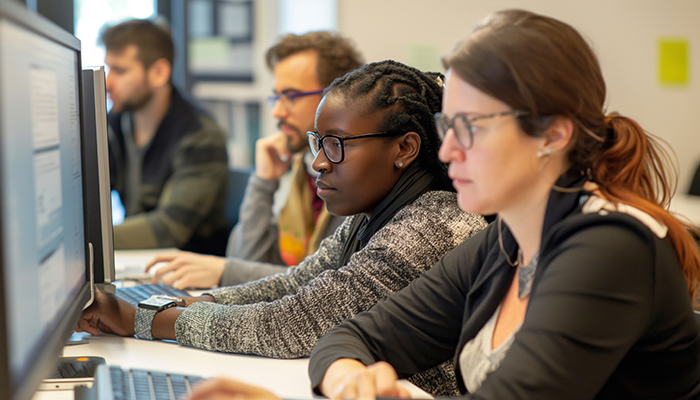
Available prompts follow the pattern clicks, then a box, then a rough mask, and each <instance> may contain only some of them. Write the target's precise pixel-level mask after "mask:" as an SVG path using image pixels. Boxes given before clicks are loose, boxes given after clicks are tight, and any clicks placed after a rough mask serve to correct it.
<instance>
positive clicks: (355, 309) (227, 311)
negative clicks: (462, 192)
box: [175, 191, 486, 393]
mask: <svg viewBox="0 0 700 400" xmlns="http://www.w3.org/2000/svg"><path fill="white" fill-rule="evenodd" d="M354 218H364V216H361V215H358V216H354V217H351V218H347V219H346V220H345V222H344V223H343V224H342V225H340V226H339V227H338V229H337V230H336V231H335V233H334V234H333V235H332V236H330V237H328V238H326V239H324V240H323V241H322V242H321V245H320V247H319V249H318V251H317V252H316V253H314V254H312V255H310V256H308V257H307V258H306V259H304V260H303V261H302V262H301V264H299V265H298V266H296V267H292V268H289V270H288V271H287V272H284V273H279V274H276V275H272V276H268V277H265V278H262V279H259V280H256V281H253V282H249V283H246V284H242V285H237V286H230V287H224V288H219V289H216V290H213V291H211V292H209V294H211V295H212V296H213V297H214V299H216V303H210V302H197V303H194V304H192V305H190V306H189V307H187V309H186V310H185V311H184V312H183V313H182V314H181V315H180V317H179V318H178V319H177V321H176V323H175V335H176V338H177V341H178V343H180V344H182V345H185V346H191V347H196V348H201V349H206V350H212V351H220V352H230V353H243V354H257V355H262V356H267V357H275V358H297V357H303V356H308V355H309V354H311V350H313V348H314V346H315V345H316V343H317V342H318V340H319V339H320V338H321V337H322V336H323V335H325V334H326V333H328V332H329V331H330V330H331V329H332V328H333V327H335V326H336V325H338V324H340V323H341V322H343V321H344V320H346V319H349V318H353V317H354V316H355V315H357V314H358V313H360V312H362V311H366V310H368V309H370V308H371V307H372V306H373V305H374V304H376V303H378V302H379V301H382V300H383V299H385V298H386V297H387V296H389V295H391V294H392V293H396V292H398V291H400V290H401V289H403V288H404V287H406V286H407V285H408V284H409V283H410V282H411V281H413V280H414V279H416V278H417V277H418V276H420V275H421V274H422V273H423V272H425V271H427V270H428V269H430V268H431V267H432V266H433V265H434V264H435V263H436V262H437V261H438V260H439V259H440V258H441V257H442V256H444V255H445V254H447V253H448V252H449V251H450V250H452V249H453V248H454V247H456V246H457V245H458V244H460V243H462V242H463V241H464V240H466V239H467V238H469V237H470V236H472V235H474V234H475V233H477V232H479V231H480V230H481V229H483V228H484V227H485V226H486V222H485V221H484V219H483V218H482V217H481V216H479V215H476V214H470V213H466V212H464V211H462V210H461V209H460V208H459V206H458V204H457V196H456V194H455V193H452V192H445V191H432V192H428V193H425V194H423V195H422V196H421V197H419V198H418V199H416V200H415V201H414V202H413V203H411V204H409V205H407V206H405V207H404V208H403V209H401V210H399V211H398V212H397V213H396V215H395V216H394V217H393V218H392V219H391V221H389V222H388V223H387V224H386V225H385V226H384V227H382V228H381V229H380V230H379V231H377V232H376V233H375V234H374V236H372V238H371V239H370V240H369V242H368V243H367V245H366V246H365V247H364V248H363V249H362V250H360V251H358V252H356V253H355V254H353V255H352V256H351V258H350V261H349V262H348V263H347V264H346V265H345V266H343V267H342V268H338V265H337V264H338V262H339V259H340V257H341V253H342V249H343V244H344V243H345V241H346V240H347V238H348V235H349V232H350V227H351V225H352V222H353V221H354ZM450 361H451V360H450ZM448 364H449V363H448ZM448 369H451V368H449V367H448ZM449 373H452V374H453V372H449ZM438 375H440V374H438ZM433 383H438V382H433ZM419 386H421V387H423V388H424V390H425V389H429V387H426V385H425V384H419ZM428 386H430V385H428ZM443 389H444V388H443ZM455 389H456V386H455ZM429 391H431V392H433V393H440V392H442V390H439V391H437V392H435V391H434V390H429ZM450 391H451V390H450Z"/></svg>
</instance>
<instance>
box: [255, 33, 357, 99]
mask: <svg viewBox="0 0 700 400" xmlns="http://www.w3.org/2000/svg"><path fill="white" fill-rule="evenodd" d="M306 50H314V51H316V52H317V53H318V64H317V65H316V73H317V74H318V81H319V83H320V84H321V85H323V87H327V86H328V85H330V84H331V82H333V80H334V79H336V78H339V77H341V76H343V75H345V74H346V73H347V72H349V71H352V70H354V69H357V68H359V67H361V66H362V64H364V60H363V59H362V55H360V52H358V51H357V49H355V46H354V45H353V44H352V43H351V42H350V40H348V39H346V38H343V37H341V36H340V35H337V34H335V33H330V32H326V31H319V32H309V33H306V34H304V35H295V34H292V33H290V34H288V35H286V36H284V37H283V38H282V39H281V40H280V41H279V42H278V43H277V44H275V45H274V46H272V47H270V48H269V49H268V50H267V53H266V54H265V60H266V61H267V66H268V67H269V68H270V70H272V69H274V68H275V66H276V65H277V64H278V63H279V62H280V61H282V60H284V59H285V58H287V57H289V56H291V55H293V54H296V53H299V52H302V51H306Z"/></svg>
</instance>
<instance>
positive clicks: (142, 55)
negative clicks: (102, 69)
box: [100, 19, 175, 68]
mask: <svg viewBox="0 0 700 400" xmlns="http://www.w3.org/2000/svg"><path fill="white" fill-rule="evenodd" d="M100 41H101V42H102V43H103V44H104V45H105V47H106V48H107V51H114V52H120V51H122V50H124V48H125V47H126V46H128V45H131V44H133V45H135V46H136V47H137V48H138V55H137V57H138V59H139V61H141V63H142V64H143V66H144V68H149V67H150V66H151V65H153V63H154V62H156V61H157V60H159V59H161V58H164V59H166V60H167V61H168V62H169V63H170V65H171V66H172V65H173V60H174V56H175V50H174V48H173V39H172V37H171V36H170V32H169V31H168V29H167V28H165V27H163V26H160V25H159V24H156V23H155V22H153V21H151V20H147V19H132V20H130V21H126V22H122V23H121V24H118V25H115V26H112V27H110V28H109V29H107V30H106V31H104V32H103V33H102V36H101V38H100Z"/></svg>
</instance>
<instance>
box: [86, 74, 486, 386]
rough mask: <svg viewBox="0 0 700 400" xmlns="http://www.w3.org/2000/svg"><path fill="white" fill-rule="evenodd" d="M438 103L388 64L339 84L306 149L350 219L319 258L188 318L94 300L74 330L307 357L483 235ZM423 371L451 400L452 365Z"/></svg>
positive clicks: (198, 305)
mask: <svg viewBox="0 0 700 400" xmlns="http://www.w3.org/2000/svg"><path fill="white" fill-rule="evenodd" d="M441 99H442V76H441V75H439V74H424V73H422V72H420V71H418V70H416V69H414V68H411V67H408V66H406V65H403V64H400V63H396V62H393V61H385V62H379V63H373V64H368V65H366V66H364V67H362V68H360V69H358V70H356V71H353V72H350V73H348V74H347V75H345V76H344V77H342V78H339V79H337V80H336V81H334V82H333V84H332V85H331V86H330V87H329V88H328V89H327V90H326V91H325V93H324V97H323V99H322V101H321V103H320V105H319V107H318V110H317V113H316V122H315V128H316V129H315V131H314V132H309V133H308V138H309V145H310V146H311V152H312V154H313V155H314V157H315V160H314V162H313V168H314V169H315V170H316V172H317V173H318V175H317V178H316V182H317V186H318V195H319V197H321V198H322V199H323V200H324V201H325V203H326V207H327V209H328V211H329V212H330V213H331V214H334V215H348V216H350V217H349V218H346V220H345V222H344V223H343V224H342V225H341V226H340V227H339V228H338V229H337V231H336V232H335V234H334V235H332V236H331V237H329V238H327V239H325V240H323V241H322V242H321V245H320V247H319V249H318V251H317V252H316V253H314V254H313V255H311V256H309V257H307V258H306V259H304V260H303V262H301V263H300V264H299V265H298V266H296V267H293V268H290V270H289V271H288V272H286V273H281V274H277V275H273V276H269V277H266V278H263V279H260V280H257V281H253V282H249V283H246V284H243V285H238V286H232V287H224V288H219V289H216V290H212V291H210V292H208V293H206V294H204V295H203V296H202V297H197V298H186V299H185V302H186V304H184V306H185V307H177V308H170V309H167V310H164V311H161V312H159V313H153V312H151V313H148V312H146V311H145V310H144V309H141V308H139V309H138V310H137V309H136V307H134V306H132V305H129V304H127V303H125V302H123V301H121V300H119V299H117V298H115V297H112V296H108V295H106V294H103V293H98V295H97V296H96V297H97V298H96V301H95V303H94V304H93V306H91V307H90V308H89V309H87V310H86V311H85V312H84V313H83V316H82V318H81V320H80V321H79V324H78V327H77V329H76V330H79V331H80V330H84V331H87V332H90V333H92V334H97V333H98V330H102V331H106V332H113V333H117V334H120V335H127V336H131V335H134V334H136V335H137V336H138V337H140V338H144V339H153V338H158V339H175V340H177V341H178V343H180V344H182V345H185V346H191V347H197V348H202V349H207V350H213V351H222V352H234V353H244V354H257V355H263V356H268V357H276V358H295V357H302V356H308V355H309V354H310V353H311V350H312V349H313V347H314V346H315V345H316V342H317V341H318V339H319V338H320V337H321V336H323V335H325V334H326V333H328V332H329V331H330V330H331V329H332V328H333V327H334V326H336V325H338V324H339V323H341V322H342V321H344V320H346V319H348V318H352V317H354V316H355V315H357V314H358V313H360V312H362V311H366V310H368V309H369V308H370V307H372V306H373V305H374V304H376V303H378V302H380V301H382V300H384V299H386V297H388V296H389V295H390V294H392V293H396V292H398V291H400V290H401V289H403V288H404V287H406V286H407V285H408V284H409V283H410V282H411V281H413V280H414V279H416V278H417V277H419V276H420V275H421V274H422V273H423V272H425V271H427V270H429V269H430V268H431V267H432V266H433V265H434V264H435V263H436V262H437V261H438V260H439V259H440V258H441V257H442V256H443V255H445V254H447V253H448V252H449V251H450V250H452V249H453V248H454V247H455V246H457V245H458V244H459V243H461V242H463V241H464V240H466V239H467V238H468V237H470V236H472V235H474V234H475V233H477V232H478V231H480V230H481V229H483V228H484V227H485V226H486V223H485V221H484V220H483V218H482V217H481V216H479V215H477V214H469V213H465V212H463V211H462V210H461V209H460V208H459V206H458V204H457V196H456V194H455V193H454V189H453V187H452V184H451V181H450V180H449V177H448V176H447V168H446V166H445V165H444V164H443V163H441V162H440V161H439V160H438V156H437V153H438V150H439V147H440V139H439V137H438V134H437V131H436V127H435V123H434V121H433V114H434V113H436V112H438V111H440V108H441ZM448 358H449V357H445V359H444V360H442V361H446V360H448ZM438 364H440V363H438ZM436 365H437V364H436ZM432 367H435V366H431V368H432ZM426 370H427V371H424V372H421V373H420V374H418V375H416V376H415V377H414V378H413V381H414V382H415V383H416V384H418V385H419V386H421V387H422V388H423V389H425V390H427V391H429V392H431V393H434V394H438V395H440V394H443V395H447V394H455V393H457V392H456V382H455V379H454V373H453V369H452V366H451V364H450V363H449V362H448V363H444V364H443V365H442V366H438V367H437V368H432V369H428V368H426Z"/></svg>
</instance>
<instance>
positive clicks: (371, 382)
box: [355, 369, 377, 400]
mask: <svg viewBox="0 0 700 400" xmlns="http://www.w3.org/2000/svg"><path fill="white" fill-rule="evenodd" d="M374 378H375V375H374V373H373V372H372V371H371V370H368V369H367V370H364V371H362V373H361V374H359V376H358V377H357V389H356V390H357V396H356V397H355V398H356V399H357V400H374V399H375V398H376V396H377V394H376V393H377V391H376V389H375V385H376V382H375V379H374Z"/></svg>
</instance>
